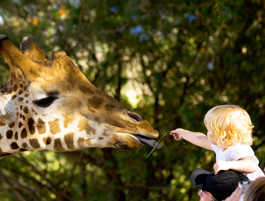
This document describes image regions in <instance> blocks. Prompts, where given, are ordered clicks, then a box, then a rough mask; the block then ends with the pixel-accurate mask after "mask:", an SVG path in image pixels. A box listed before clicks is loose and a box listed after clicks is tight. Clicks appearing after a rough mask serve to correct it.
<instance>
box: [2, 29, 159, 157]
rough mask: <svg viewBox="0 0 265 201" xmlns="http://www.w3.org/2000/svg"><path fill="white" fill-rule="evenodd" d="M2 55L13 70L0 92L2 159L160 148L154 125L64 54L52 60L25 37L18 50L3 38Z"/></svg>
mask: <svg viewBox="0 0 265 201" xmlns="http://www.w3.org/2000/svg"><path fill="white" fill-rule="evenodd" d="M0 55H1V56H2V57H3V59H4V60H5V62H6V63H7V64H8V65H9V68H10V74H9V79H8V82H7V84H6V85H4V86H1V87H0V95H1V96H0V158H1V157H4V156H7V155H10V154H13V153H19V152H22V151H29V150H50V151H77V150H82V149H86V148H90V147H99V148H105V147H113V148H120V149H136V148H139V147H141V146H142V145H143V144H149V145H151V146H152V145H153V146H154V145H155V144H156V141H155V140H154V139H156V138H157V137H158V132H157V131H156V130H154V129H153V127H152V126H151V125H150V123H149V122H148V121H147V120H144V119H143V118H142V117H141V116H140V115H139V114H138V113H136V112H133V111H131V110H129V109H127V108H126V107H125V106H123V105H122V104H120V103H119V102H118V101H117V100H115V99H114V98H112V97H111V96H109V95H107V94H105V93H103V92H101V91H100V90H98V89H97V88H96V87H95V86H94V85H92V84H91V83H90V82H89V81H88V80H87V78H86V77H85V75H84V74H83V73H82V72H81V71H80V70H79V69H78V68H77V67H76V66H75V65H74V63H73V62H72V61H71V59H70V58H69V57H68V56H67V55H66V53H65V52H64V51H57V52H54V53H53V56H52V59H51V60H47V59H46V58H45V56H44V54H43V52H42V50H41V49H40V48H39V47H38V46H37V45H36V43H35V40H34V39H33V38H32V37H24V38H23V41H22V43H21V45H20V50H18V49H17V48H16V47H15V46H14V45H13V44H12V43H11V42H10V41H9V40H8V38H7V37H6V36H5V35H3V34H0ZM158 147H159V146H158Z"/></svg>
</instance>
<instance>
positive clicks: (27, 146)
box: [21, 142, 29, 150]
mask: <svg viewBox="0 0 265 201" xmlns="http://www.w3.org/2000/svg"><path fill="white" fill-rule="evenodd" d="M21 146H22V148H23V149H25V150H29V145H28V144H27V143H25V142H24V143H23V144H22V145H21Z"/></svg>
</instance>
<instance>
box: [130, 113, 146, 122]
mask: <svg viewBox="0 0 265 201" xmlns="http://www.w3.org/2000/svg"><path fill="white" fill-rule="evenodd" d="M127 114H128V116H129V117H131V118H132V119H134V120H135V121H137V122H141V121H142V120H143V119H142V117H141V116H140V115H139V114H137V113H135V112H132V111H130V112H128V113H127Z"/></svg>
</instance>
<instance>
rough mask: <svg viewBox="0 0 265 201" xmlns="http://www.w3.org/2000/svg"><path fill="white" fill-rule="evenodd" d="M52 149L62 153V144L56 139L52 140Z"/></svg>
mask: <svg viewBox="0 0 265 201" xmlns="http://www.w3.org/2000/svg"><path fill="white" fill-rule="evenodd" d="M53 149H54V150H55V151H64V148H63V145H62V142H61V139H60V138H57V139H55V140H54V145H53Z"/></svg>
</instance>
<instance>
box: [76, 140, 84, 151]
mask: <svg viewBox="0 0 265 201" xmlns="http://www.w3.org/2000/svg"><path fill="white" fill-rule="evenodd" d="M77 144H78V146H79V147H80V148H81V149H82V148H84V147H85V139H84V138H82V137H80V138H78V141H77Z"/></svg>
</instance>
